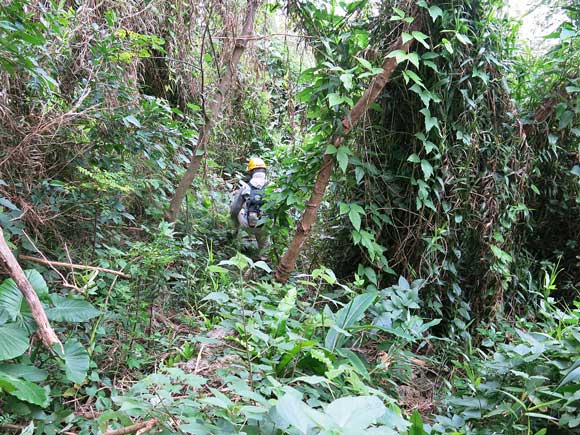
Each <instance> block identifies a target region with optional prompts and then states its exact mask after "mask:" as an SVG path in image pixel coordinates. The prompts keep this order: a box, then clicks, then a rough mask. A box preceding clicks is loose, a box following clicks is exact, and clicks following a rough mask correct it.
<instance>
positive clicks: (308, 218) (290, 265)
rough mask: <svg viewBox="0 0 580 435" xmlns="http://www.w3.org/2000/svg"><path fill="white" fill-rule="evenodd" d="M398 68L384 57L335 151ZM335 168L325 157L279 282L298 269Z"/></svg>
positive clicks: (346, 121) (336, 139) (335, 140)
mask: <svg viewBox="0 0 580 435" xmlns="http://www.w3.org/2000/svg"><path fill="white" fill-rule="evenodd" d="M412 42H413V40H410V41H407V42H406V43H404V44H403V42H402V40H401V41H399V42H398V43H397V44H396V45H395V46H394V47H393V48H392V50H390V51H394V50H403V51H405V52H408V51H409V48H410V46H411V44H412ZM396 68H397V61H396V60H395V58H385V60H384V62H383V71H382V72H381V73H379V74H378V75H376V76H375V77H374V78H373V81H372V82H371V84H370V86H369V87H368V88H367V90H366V91H365V92H364V94H363V95H362V97H360V98H359V100H358V101H357V102H356V104H355V105H354V107H353V108H352V109H351V110H350V112H349V113H348V116H346V117H345V118H344V119H343V120H342V126H343V131H342V134H341V136H334V138H333V139H331V142H332V144H333V145H334V146H335V147H336V148H338V147H339V146H340V145H341V144H342V143H343V142H344V137H345V136H346V135H347V134H348V133H350V131H351V130H352V128H353V127H354V125H355V124H356V123H357V122H358V121H359V119H360V118H361V117H362V116H363V115H364V113H365V112H366V111H367V110H368V108H369V106H370V105H371V104H372V103H373V102H374V101H375V100H376V99H377V97H378V96H379V94H380V93H381V91H382V90H383V88H384V87H385V85H386V84H387V82H388V81H389V79H390V78H391V75H392V74H393V72H394V71H395V69H396ZM333 168H334V157H333V156H332V155H330V154H325V155H324V157H323V158H322V166H321V168H320V170H319V171H318V175H317V176H316V181H315V183H314V188H313V189H312V195H311V196H310V199H309V200H308V202H307V203H306V210H305V211H304V214H303V215H302V218H301V219H300V221H299V222H298V225H297V227H296V234H295V235H294V239H292V242H291V243H290V246H289V247H288V249H287V250H286V253H285V254H284V255H283V256H282V258H281V260H280V263H279V264H278V267H277V269H276V272H275V273H274V277H275V278H276V281H278V282H281V283H284V282H286V281H287V280H288V278H289V276H290V273H291V272H292V271H293V270H294V268H295V267H296V260H297V259H298V255H299V254H300V251H301V250H302V246H303V245H304V242H306V239H307V238H308V235H309V234H310V231H311V229H312V225H313V224H314V222H315V221H316V215H317V213H318V208H319V207H320V203H321V202H322V198H323V197H324V192H325V191H326V186H328V182H329V180H330V176H331V175H332V169H333Z"/></svg>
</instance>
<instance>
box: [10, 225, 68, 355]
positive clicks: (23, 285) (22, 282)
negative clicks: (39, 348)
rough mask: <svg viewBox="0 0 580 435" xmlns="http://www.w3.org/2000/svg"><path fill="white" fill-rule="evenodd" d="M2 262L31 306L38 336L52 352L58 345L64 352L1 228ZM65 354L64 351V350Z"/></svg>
mask: <svg viewBox="0 0 580 435" xmlns="http://www.w3.org/2000/svg"><path fill="white" fill-rule="evenodd" d="M0 260H1V261H2V263H4V266H5V267H6V270H7V271H8V274H9V275H10V276H11V277H12V279H13V280H14V281H15V282H16V285H17V286H18V288H19V289H20V291H21V292H22V294H23V295H24V297H25V298H26V302H28V305H30V311H31V312H32V317H34V320H35V322H36V324H37V325H38V334H39V335H40V338H41V339H42V342H43V343H44V345H45V346H46V347H47V348H48V349H49V350H50V351H52V350H53V345H54V344H58V345H59V346H60V348H61V350H63V347H62V343H61V342H60V340H59V339H58V337H57V335H56V333H55V332H54V329H52V326H50V323H49V321H48V317H46V313H45V312H44V309H43V308H42V304H41V303H40V299H38V295H37V294H36V292H35V291H34V289H33V288H32V285H31V284H30V281H28V278H26V275H24V271H23V270H22V268H21V267H20V264H18V261H16V257H14V254H13V253H12V251H11V250H10V248H9V247H8V244H7V243H6V241H5V240H4V233H3V231H2V228H1V227H0ZM63 352H64V350H63Z"/></svg>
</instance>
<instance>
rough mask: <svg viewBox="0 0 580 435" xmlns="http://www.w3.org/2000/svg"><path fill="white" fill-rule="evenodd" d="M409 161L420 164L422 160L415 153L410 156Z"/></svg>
mask: <svg viewBox="0 0 580 435" xmlns="http://www.w3.org/2000/svg"><path fill="white" fill-rule="evenodd" d="M407 161H408V162H412V163H419V162H420V161H421V159H420V158H419V156H418V155H417V154H415V153H413V154H411V155H410V156H409V158H408V159H407Z"/></svg>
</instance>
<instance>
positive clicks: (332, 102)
mask: <svg viewBox="0 0 580 435" xmlns="http://www.w3.org/2000/svg"><path fill="white" fill-rule="evenodd" d="M343 101H344V99H343V98H342V96H340V95H339V94H335V93H332V94H328V105H329V106H330V107H333V106H338V105H339V104H342V102H343Z"/></svg>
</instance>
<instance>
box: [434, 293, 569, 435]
mask: <svg viewBox="0 0 580 435" xmlns="http://www.w3.org/2000/svg"><path fill="white" fill-rule="evenodd" d="M579 308H580V307H577V308H576V309H573V310H570V311H568V310H566V311H563V310H561V309H559V308H557V306H556V305H555V303H554V300H553V299H552V298H547V299H545V300H544V301H542V303H541V305H540V307H538V319H536V321H534V322H533V323H531V322H523V321H522V322H520V324H518V325H517V326H516V327H511V326H504V328H503V330H498V331H495V330H493V329H492V330H489V331H484V330H482V331H481V332H482V334H483V335H484V336H485V337H486V338H485V340H484V341H483V345H484V346H485V348H486V351H484V352H482V353H481V354H472V355H463V356H462V360H457V361H455V362H454V364H455V366H456V368H457V369H458V370H460V371H461V372H462V373H463V376H460V377H457V378H456V379H454V384H453V386H452V389H451V393H452V395H451V394H450V395H448V396H446V397H445V398H444V404H445V406H446V409H447V410H448V412H450V414H451V415H452V416H453V418H447V417H440V418H438V421H439V423H438V424H437V425H434V429H436V433H439V432H441V433H447V432H445V430H448V428H459V427H463V425H465V427H469V428H472V429H473V430H474V431H476V433H480V432H478V431H481V430H484V429H485V430H486V431H494V430H496V431H501V430H502V429H503V428H505V427H510V428H511V429H512V431H513V432H510V433H536V431H538V430H540V429H541V428H543V427H545V426H546V425H547V424H553V425H560V426H562V427H564V428H569V429H570V430H576V429H575V428H577V427H578V426H580V420H579V419H578V416H577V412H576V405H575V403H576V402H577V401H578V395H579V392H580V383H579V382H578V380H579V376H578V370H577V367H578V352H579V350H580V340H579V338H580V324H579V323H578V322H579V319H580V310H579Z"/></svg>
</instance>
